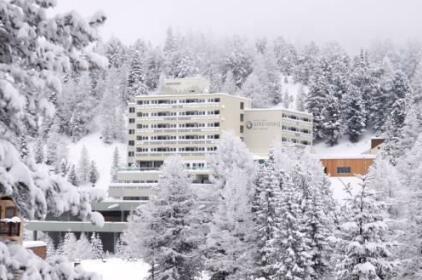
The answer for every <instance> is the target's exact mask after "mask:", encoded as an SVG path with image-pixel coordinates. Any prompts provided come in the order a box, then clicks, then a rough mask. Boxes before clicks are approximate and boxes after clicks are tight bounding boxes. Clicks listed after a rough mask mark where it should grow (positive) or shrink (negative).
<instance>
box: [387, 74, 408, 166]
mask: <svg viewBox="0 0 422 280" xmlns="http://www.w3.org/2000/svg"><path fill="white" fill-rule="evenodd" d="M391 90H392V92H393V93H394V95H393V100H392V103H391V104H392V105H391V109H390V115H389V117H388V120H387V123H386V125H385V130H386V144H385V146H384V153H385V154H386V155H387V156H389V158H390V160H391V161H392V163H395V162H396V159H397V158H398V157H399V155H400V154H402V152H403V151H402V150H401V147H400V139H401V133H402V128H403V125H404V122H405V119H406V114H407V112H408V110H409V106H408V104H407V103H408V100H411V99H410V96H411V94H412V89H411V87H410V85H409V82H408V80H407V78H406V76H405V75H404V73H403V72H401V71H396V72H395V74H394V79H393V83H392V89H391ZM390 102H391V101H390Z"/></svg>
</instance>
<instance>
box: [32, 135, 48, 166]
mask: <svg viewBox="0 0 422 280" xmlns="http://www.w3.org/2000/svg"><path fill="white" fill-rule="evenodd" d="M44 158H45V152H44V142H43V141H42V140H41V139H40V138H37V139H36V140H35V142H34V160H35V163H44Z"/></svg>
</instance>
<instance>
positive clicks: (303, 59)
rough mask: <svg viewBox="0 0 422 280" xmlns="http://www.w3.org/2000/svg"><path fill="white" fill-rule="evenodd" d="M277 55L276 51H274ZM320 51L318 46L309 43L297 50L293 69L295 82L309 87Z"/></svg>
mask: <svg viewBox="0 0 422 280" xmlns="http://www.w3.org/2000/svg"><path fill="white" fill-rule="evenodd" d="M276 54H277V51H276ZM319 56H320V50H319V48H318V46H317V45H316V44H315V43H314V42H311V43H309V44H307V45H306V46H304V48H303V49H301V50H298V54H297V65H296V66H294V67H293V77H294V80H295V81H296V82H300V83H302V84H304V85H307V86H309V85H310V81H311V80H312V79H313V77H314V75H315V73H316V71H317V68H318V59H319Z"/></svg>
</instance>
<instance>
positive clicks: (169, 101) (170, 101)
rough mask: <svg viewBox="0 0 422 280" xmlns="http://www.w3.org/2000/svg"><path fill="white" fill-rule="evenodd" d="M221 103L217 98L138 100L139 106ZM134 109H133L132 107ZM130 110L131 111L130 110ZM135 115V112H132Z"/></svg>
mask: <svg viewBox="0 0 422 280" xmlns="http://www.w3.org/2000/svg"><path fill="white" fill-rule="evenodd" d="M206 102H208V103H219V102H220V98H218V97H216V98H208V99H204V98H186V99H179V100H177V99H153V100H138V101H137V102H136V104H137V105H150V104H153V105H155V104H157V105H160V104H189V103H206ZM131 108H133V107H131ZM131 108H129V111H130V109H131ZM132 113H133V112H132Z"/></svg>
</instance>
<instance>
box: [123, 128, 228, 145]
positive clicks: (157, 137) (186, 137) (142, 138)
mask: <svg viewBox="0 0 422 280" xmlns="http://www.w3.org/2000/svg"><path fill="white" fill-rule="evenodd" d="M129 134H134V130H133V129H129ZM201 139H205V135H179V140H201ZM206 139H220V135H219V134H212V135H207V137H206ZM136 140H138V141H148V140H152V141H153V140H177V136H176V135H154V136H151V137H149V136H145V135H137V136H136ZM131 141H133V140H131ZM129 142H130V141H129Z"/></svg>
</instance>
